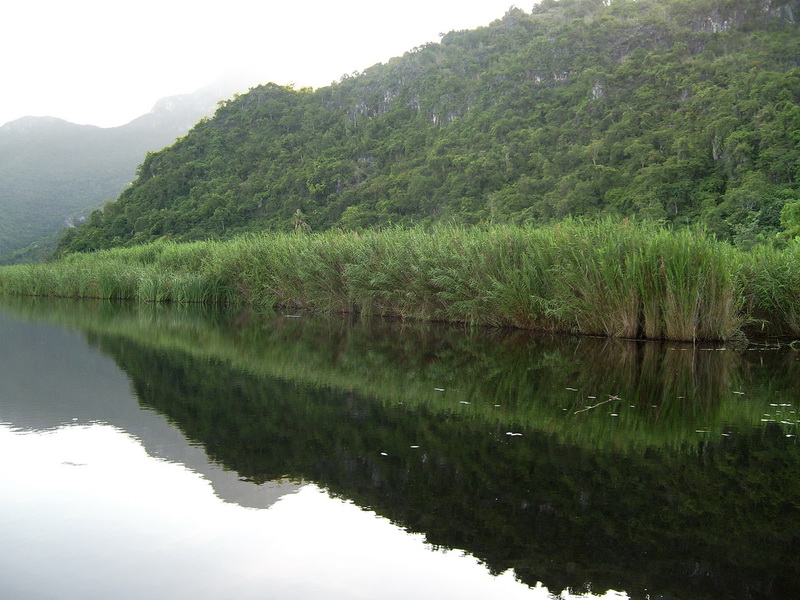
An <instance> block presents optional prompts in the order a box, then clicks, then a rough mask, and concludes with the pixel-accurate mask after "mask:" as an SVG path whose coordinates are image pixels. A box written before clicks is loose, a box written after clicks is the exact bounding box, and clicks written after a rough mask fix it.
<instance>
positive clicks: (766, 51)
mask: <svg viewBox="0 0 800 600" xmlns="http://www.w3.org/2000/svg"><path fill="white" fill-rule="evenodd" d="M798 19H800V1H798V0H691V1H690V0H639V1H634V0H560V1H556V0H544V1H543V2H541V3H540V4H538V5H536V6H534V7H533V9H532V12H531V13H526V12H524V11H521V10H518V9H511V10H509V12H508V13H507V14H506V15H505V16H504V17H503V18H502V19H500V20H498V21H496V22H494V23H492V24H491V25H489V26H487V27H483V28H480V29H477V30H474V31H460V32H451V33H449V34H447V35H445V36H443V37H442V39H441V41H440V42H439V43H431V44H428V45H425V46H423V47H420V48H415V49H413V50H410V51H409V52H408V53H406V54H405V55H404V56H402V57H399V58H395V59H392V60H390V61H389V62H388V63H386V64H378V65H375V66H372V67H370V68H368V69H366V70H365V71H364V72H363V73H356V74H353V75H350V76H345V77H343V78H342V80H341V81H340V82H339V83H336V84H333V85H331V86H329V87H325V88H321V89H317V90H310V89H300V90H297V89H292V88H287V87H281V86H277V85H274V84H268V85H263V86H260V87H258V88H256V89H253V90H252V91H251V92H249V93H247V94H244V95H241V96H238V97H236V98H235V99H234V100H231V101H230V102H227V103H226V104H225V105H223V106H222V107H221V108H220V109H219V110H218V111H217V113H216V115H215V116H214V117H213V118H212V119H209V120H205V121H202V122H201V123H199V124H198V125H197V126H196V127H195V128H194V129H193V130H192V131H191V132H190V133H189V134H188V135H187V136H185V137H184V138H182V139H181V140H179V141H178V142H177V143H176V144H175V145H173V146H172V147H170V148H168V149H165V150H163V151H161V152H158V153H154V154H150V155H148V156H147V158H146V159H145V161H144V163H143V164H142V165H141V166H140V168H139V171H138V178H137V180H136V181H135V183H134V184H133V185H132V186H131V187H129V188H128V189H126V190H125V191H124V192H123V193H122V195H121V196H120V198H119V199H118V200H117V201H116V202H112V203H109V204H108V205H106V207H105V208H104V209H103V210H102V211H97V212H95V213H93V214H92V215H91V218H90V220H89V222H88V223H86V224H84V225H82V226H80V227H78V228H76V229H73V230H71V231H70V232H68V234H67V235H66V236H65V237H64V238H63V239H62V242H61V248H62V250H65V251H85V250H94V249H99V248H107V247H111V246H118V245H133V244H138V243H142V242H147V241H152V240H154V239H158V238H161V237H164V236H167V237H170V238H172V239H176V240H194V239H201V238H209V237H229V236H231V235H234V234H236V233H241V232H246V231H261V230H265V229H267V230H291V229H298V228H300V229H308V228H311V229H314V230H320V229H328V228H342V229H359V228H367V227H380V226H387V225H390V224H399V225H409V224H412V223H415V224H418V223H423V224H425V223H432V222H440V221H447V222H458V223H467V224H469V223H506V222H511V223H528V222H532V223H546V222H552V221H557V220H560V219H562V218H564V217H567V216H577V215H588V216H595V215H612V216H634V215H636V216H638V217H641V218H645V219H654V220H658V221H664V222H667V223H674V224H677V225H683V224H689V223H703V224H705V225H706V226H707V228H708V230H710V231H711V232H713V233H715V234H717V235H719V236H720V237H722V238H724V239H730V240H732V241H733V242H734V243H736V244H737V245H740V246H743V247H749V246H751V245H752V244H754V243H757V242H759V241H765V240H766V241H769V240H773V239H776V237H777V239H781V238H786V237H793V236H795V235H798V234H800V190H799V189H798V186H799V183H798V182H799V181H800V106H798V101H800V35H798V33H799V32H798Z"/></svg>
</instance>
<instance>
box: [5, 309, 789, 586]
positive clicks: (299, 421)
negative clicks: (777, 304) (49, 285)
mask: <svg viewBox="0 0 800 600" xmlns="http://www.w3.org/2000/svg"><path fill="white" fill-rule="evenodd" d="M0 353H1V354H0V356H1V357H2V360H0V456H2V461H0V528H1V530H2V532H3V541H2V544H0V597H3V598H14V599H22V600H26V599H29V598H30V599H33V598H36V599H39V598H53V599H56V598H57V599H59V600H63V599H72V598H76V599H77V598H82V599H93V598H98V599H99V598H115V599H125V598H131V599H133V598H136V599H140V598H148V599H161V598H165V599H166V598H195V599H203V598H237V599H244V598H275V599H306V598H328V599H339V598H341V599H345V598H346V599H353V598H382V599H387V598H388V599H391V598H397V599H400V598H414V599H416V600H420V599H427V598H437V599H439V598H459V599H471V598H476V599H477V598H503V599H506V598H509V599H515V598H535V599H543V598H558V597H562V598H598V597H603V598H632V599H645V598H650V599H655V598H681V599H705V598H709V599H710V598H742V599H745V598H747V599H749V598H775V599H781V598H797V597H800V448H798V442H797V437H796V436H797V434H798V431H797V430H798V426H797V424H798V417H797V412H796V410H797V408H796V407H797V404H798V382H800V352H797V351H795V350H793V349H792V348H791V346H789V345H788V344H786V343H778V342H774V341H773V342H762V343H759V344H752V345H750V346H748V347H736V348H734V347H726V346H724V345H694V346H693V345H679V344H674V343H664V344H659V343H652V342H650V343H639V342H628V341H619V340H603V339H592V338H577V337H574V338H573V337H564V336H562V337H551V336H541V335H536V334H532V333H530V332H521V331H506V330H494V329H470V328H462V327H457V326H452V325H451V326H443V325H437V324H430V323H429V324H413V323H402V322H398V321H381V320H357V319H348V318H346V317H341V316H329V317H321V316H310V315H303V314H251V313H248V312H242V311H230V310H223V309H216V308H208V307H206V308H198V307H183V306H169V305H146V304H125V303H112V302H75V301H50V300H31V299H4V300H2V302H0Z"/></svg>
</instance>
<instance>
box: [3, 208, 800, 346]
mask: <svg viewBox="0 0 800 600" xmlns="http://www.w3.org/2000/svg"><path fill="white" fill-rule="evenodd" d="M799 267H800V250H799V249H798V246H797V245H796V246H793V247H791V248H789V249H788V250H775V249H768V248H759V249H755V250H753V251H752V252H749V253H744V252H742V251H739V250H736V249H734V248H732V247H731V246H730V245H728V244H725V243H722V242H719V241H717V240H715V239H714V238H712V237H709V236H706V235H704V234H703V233H702V232H698V231H692V230H680V231H672V230H668V229H665V228H663V227H660V226H657V225H655V224H648V223H636V222H629V221H623V222H621V223H618V222H612V221H609V220H604V221H596V222H587V221H566V222H564V223H561V224H559V225H557V226H553V227H548V228H530V227H511V226H507V227H506V226H497V227H488V228H480V227H473V228H463V227H436V228H432V229H429V230H422V229H393V230H388V231H380V232H379V231H368V232H361V233H353V232H350V233H343V232H325V233H315V234H307V235H306V234H262V235H248V236H244V237H240V238H237V239H234V240H230V241H225V242H217V241H208V242H193V243H189V244H178V243H173V242H169V241H159V242H156V243H153V244H149V245H146V246H139V247H134V248H129V249H113V250H107V251H101V252H96V253H94V254H80V255H78V254H75V255H70V256H67V257H66V258H64V259H62V260H61V261H59V262H57V263H53V264H46V265H19V266H13V267H6V268H4V269H2V270H0V292H2V293H6V294H21V295H38V296H42V295H44V296H48V295H49V296H65V297H76V298H88V297H93V298H127V299H133V300H140V301H144V302H167V301H171V302H180V303H190V302H192V303H195V302H196V303H224V304H250V305H255V306H270V307H277V306H280V307H285V308H289V309H292V310H295V309H306V310H314V311H321V312H352V313H356V312H360V313H364V314H370V315H385V316H393V317H400V318H404V319H419V320H436V321H449V322H463V323H469V324H474V325H494V326H513V327H522V328H527V329H538V330H547V331H570V332H575V333H581V334H589V335H602V336H608V337H619V338H648V339H671V340H684V341H692V340H725V339H730V338H732V337H734V336H736V335H738V334H739V332H740V330H741V328H742V325H743V323H745V322H746V321H750V322H754V321H759V320H762V321H763V320H765V319H769V321H770V327H771V328H772V330H774V331H781V332H793V333H794V334H795V335H798V334H800V268H799Z"/></svg>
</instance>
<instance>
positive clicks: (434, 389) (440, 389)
mask: <svg viewBox="0 0 800 600" xmlns="http://www.w3.org/2000/svg"><path fill="white" fill-rule="evenodd" d="M433 391H434V392H443V391H444V388H433Z"/></svg>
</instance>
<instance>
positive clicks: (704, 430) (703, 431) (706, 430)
mask: <svg viewBox="0 0 800 600" xmlns="http://www.w3.org/2000/svg"><path fill="white" fill-rule="evenodd" d="M694 432H695V433H710V432H709V431H708V429H695V430H694Z"/></svg>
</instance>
